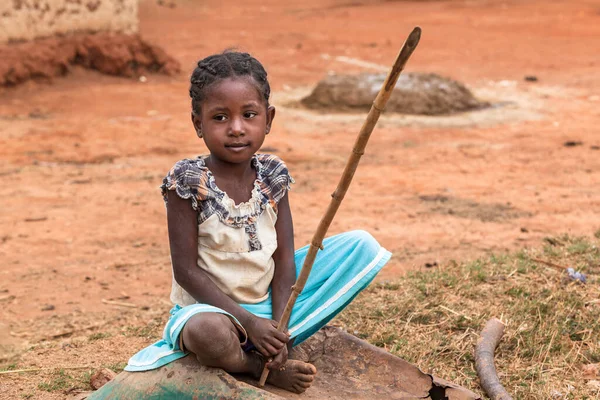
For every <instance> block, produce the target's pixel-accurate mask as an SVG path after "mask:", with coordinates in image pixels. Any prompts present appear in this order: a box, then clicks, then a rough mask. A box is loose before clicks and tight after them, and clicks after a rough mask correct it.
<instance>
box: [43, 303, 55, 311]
mask: <svg viewBox="0 0 600 400" xmlns="http://www.w3.org/2000/svg"><path fill="white" fill-rule="evenodd" d="M55 308H56V307H54V304H46V305H45V306H43V307H42V311H52V310H54V309H55Z"/></svg>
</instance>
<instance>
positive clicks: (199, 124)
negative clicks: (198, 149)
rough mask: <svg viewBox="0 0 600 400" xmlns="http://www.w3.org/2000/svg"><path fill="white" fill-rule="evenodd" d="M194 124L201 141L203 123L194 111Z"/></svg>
mask: <svg viewBox="0 0 600 400" xmlns="http://www.w3.org/2000/svg"><path fill="white" fill-rule="evenodd" d="M192 124H194V129H195V130H196V135H198V137H199V138H200V139H202V121H200V118H199V117H198V116H197V115H196V113H194V112H193V111H192Z"/></svg>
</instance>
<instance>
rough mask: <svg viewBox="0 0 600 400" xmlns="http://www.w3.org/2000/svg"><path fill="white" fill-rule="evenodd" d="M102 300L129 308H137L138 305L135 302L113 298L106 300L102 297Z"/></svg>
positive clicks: (105, 302)
mask: <svg viewBox="0 0 600 400" xmlns="http://www.w3.org/2000/svg"><path fill="white" fill-rule="evenodd" d="M102 302H103V303H104V304H109V305H111V306H119V307H129V308H137V307H138V306H137V305H135V304H133V303H125V302H122V301H112V300H105V299H102Z"/></svg>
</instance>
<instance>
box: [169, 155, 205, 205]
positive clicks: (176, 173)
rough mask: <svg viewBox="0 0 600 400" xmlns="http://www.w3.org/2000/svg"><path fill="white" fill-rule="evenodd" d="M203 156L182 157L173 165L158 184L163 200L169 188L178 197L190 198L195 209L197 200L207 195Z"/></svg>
mask: <svg viewBox="0 0 600 400" xmlns="http://www.w3.org/2000/svg"><path fill="white" fill-rule="evenodd" d="M205 158H206V156H198V157H196V158H184V159H183V160H179V161H177V162H176V163H175V165H173V167H172V168H171V169H170V170H169V172H168V173H167V175H166V176H165V178H164V179H163V183H162V185H161V186H160V189H161V192H162V195H163V198H164V200H165V202H166V201H167V194H168V192H169V190H173V191H175V192H176V193H177V195H178V196H179V197H181V198H183V199H191V200H192V206H193V207H194V209H195V210H196V209H197V208H198V201H202V200H204V199H206V198H207V197H208V196H209V194H210V193H209V192H210V191H209V176H208V172H209V171H208V168H207V167H206V165H205V163H204V159H205Z"/></svg>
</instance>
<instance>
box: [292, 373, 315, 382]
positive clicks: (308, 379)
mask: <svg viewBox="0 0 600 400" xmlns="http://www.w3.org/2000/svg"><path fill="white" fill-rule="evenodd" d="M296 379H298V381H299V382H306V383H309V384H310V383H312V381H314V380H315V376H314V375H312V374H311V375H306V374H300V375H298V376H297V377H296Z"/></svg>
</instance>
